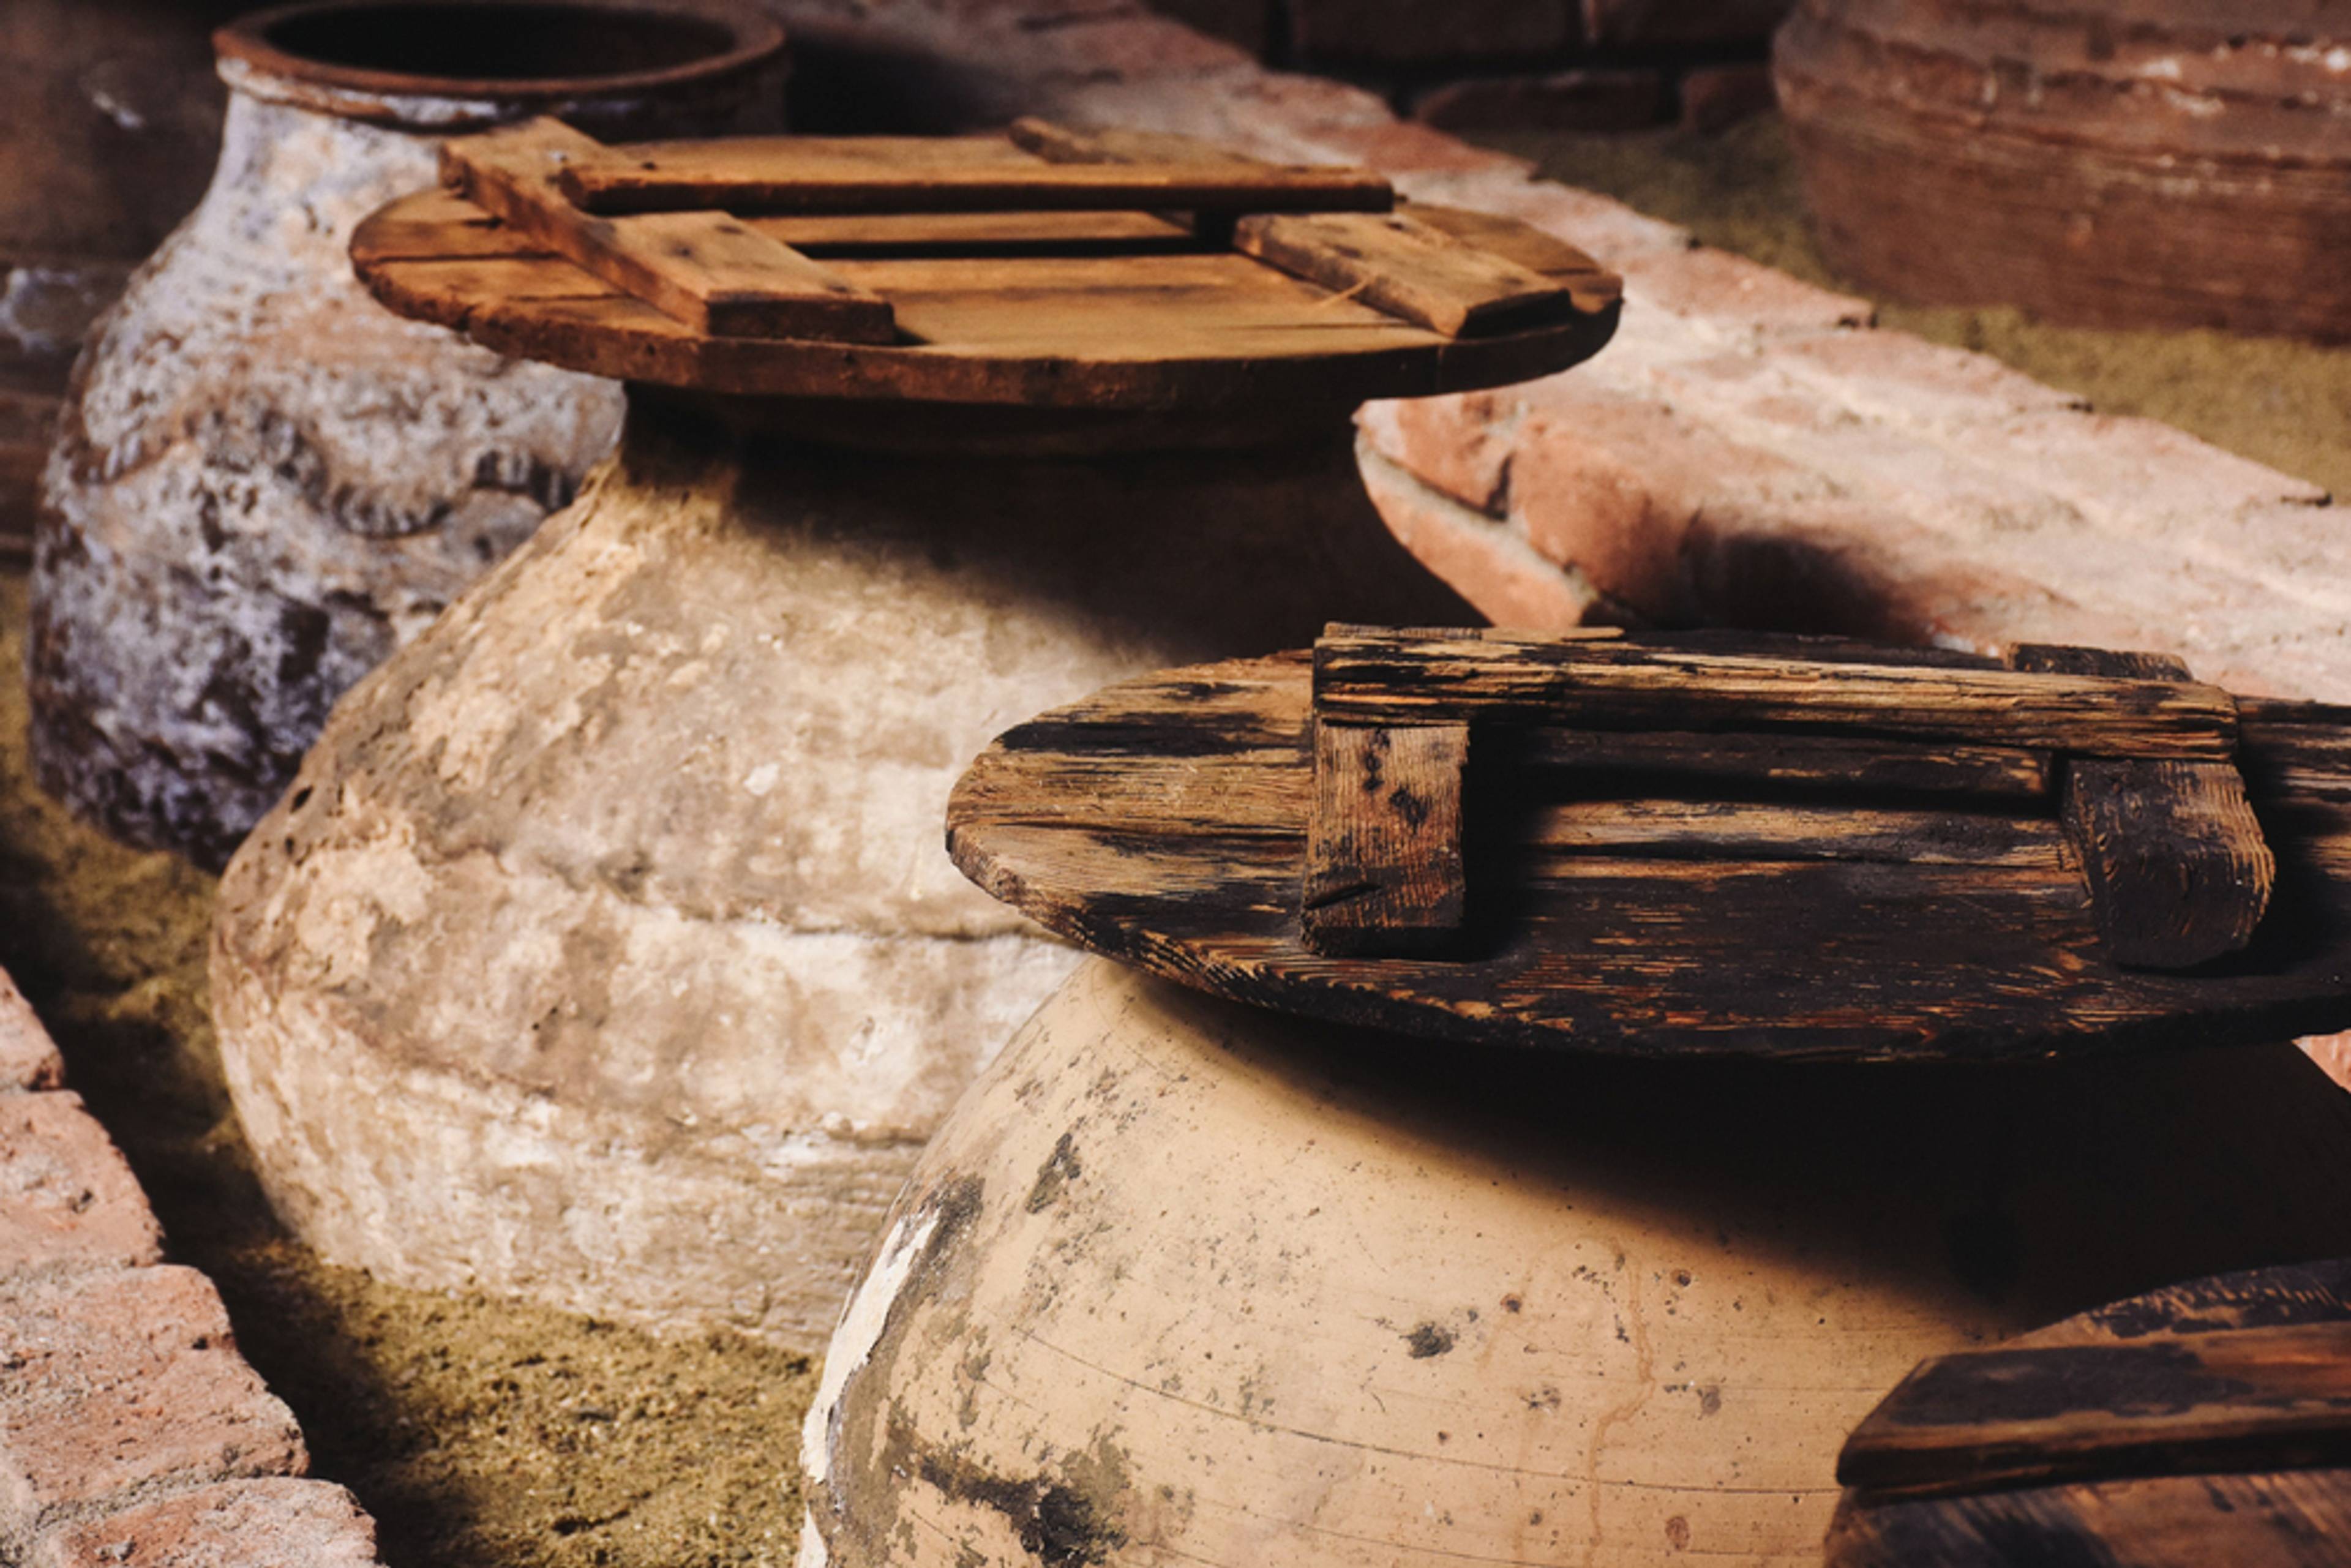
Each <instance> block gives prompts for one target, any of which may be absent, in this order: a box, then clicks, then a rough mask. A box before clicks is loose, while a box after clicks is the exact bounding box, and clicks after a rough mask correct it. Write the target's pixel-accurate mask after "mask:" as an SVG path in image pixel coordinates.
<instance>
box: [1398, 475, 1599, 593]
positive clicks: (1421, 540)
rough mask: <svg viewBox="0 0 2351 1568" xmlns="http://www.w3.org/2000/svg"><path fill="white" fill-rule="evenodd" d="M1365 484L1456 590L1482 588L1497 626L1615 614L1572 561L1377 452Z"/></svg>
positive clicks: (1402, 537)
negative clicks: (1538, 547) (1549, 552)
mask: <svg viewBox="0 0 2351 1568" xmlns="http://www.w3.org/2000/svg"><path fill="white" fill-rule="evenodd" d="M1361 462H1362V465H1363V470H1364V489H1366V490H1367V491H1369V492H1370V494H1371V497H1372V500H1373V501H1374V503H1375V504H1376V505H1377V506H1378V507H1379V508H1380V515H1381V516H1382V517H1384V518H1385V519H1386V520H1387V525H1388V528H1389V529H1390V530H1391V531H1392V532H1393V533H1395V537H1396V538H1397V540H1398V541H1399V542H1401V543H1402V544H1403V545H1404V547H1405V549H1408V550H1410V551H1412V553H1413V554H1414V555H1415V556H1416V557H1417V558H1418V559H1419V560H1420V563H1421V564H1422V565H1423V566H1425V567H1426V568H1428V570H1431V571H1433V572H1435V573H1436V574H1437V576H1438V577H1440V578H1442V579H1443V580H1445V581H1446V583H1447V585H1448V586H1450V587H1452V588H1453V589H1454V590H1455V591H1458V592H1460V593H1462V594H1464V595H1465V596H1466V595H1468V594H1472V593H1474V594H1475V595H1477V604H1478V608H1479V612H1482V613H1483V614H1484V615H1485V616H1486V617H1487V618H1488V619H1489V620H1491V621H1492V622H1494V623H1495V624H1497V625H1499V626H1520V627H1561V626H1581V625H1583V624H1585V623H1587V622H1593V621H1607V620H1610V619H1613V617H1612V616H1611V615H1609V614H1608V613H1607V611H1606V607H1605V605H1604V602H1603V601H1602V597H1601V595H1600V594H1599V593H1598V592H1597V591H1595V590H1593V587H1592V585H1591V583H1590V582H1589V581H1588V580H1586V579H1585V578H1584V576H1583V573H1582V572H1581V571H1579V570H1576V569H1575V568H1574V567H1573V566H1564V567H1563V566H1562V565H1561V564H1560V563H1559V562H1557V561H1555V560H1552V559H1549V558H1547V557H1545V556H1543V555H1542V554H1541V553H1540V552H1538V551H1537V550H1536V549H1534V548H1533V547H1532V546H1531V545H1530V544H1528V543H1527V541H1526V538H1525V536H1524V535H1523V534H1521V533H1519V532H1517V531H1515V530H1513V529H1512V528H1510V525H1509V524H1507V523H1504V522H1502V521H1500V520H1499V519H1498V518H1494V517H1487V516H1485V515H1483V514H1482V513H1479V512H1476V511H1473V510H1471V509H1470V508H1469V507H1464V506H1462V505H1461V504H1460V503H1459V502H1458V501H1457V500H1455V499H1454V498H1453V497H1450V496H1447V495H1445V494H1443V493H1441V492H1438V491H1436V490H1432V489H1430V488H1429V487H1428V486H1426V485H1424V484H1422V483H1421V482H1420V480H1419V477H1418V476H1416V475H1415V474H1412V473H1410V472H1408V471H1407V470H1405V469H1404V468H1401V467H1399V466H1397V465H1395V464H1392V463H1389V462H1388V461H1386V460H1385V459H1384V458H1383V457H1381V456H1380V455H1378V454H1377V453H1376V452H1373V451H1365V452H1364V453H1363V454H1362V455H1361Z"/></svg>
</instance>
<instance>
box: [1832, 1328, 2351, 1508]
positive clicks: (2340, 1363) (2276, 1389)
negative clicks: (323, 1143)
mask: <svg viewBox="0 0 2351 1568" xmlns="http://www.w3.org/2000/svg"><path fill="white" fill-rule="evenodd" d="M2346 1459H2351V1323H2346V1322H2320V1323H2295V1324H2287V1325H2282V1326H2278V1327H2273V1328H2255V1329H2233V1330H2226V1331H2223V1332H2220V1333H2191V1334H2165V1335H2148V1336H2146V1337H2144V1338H2141V1339H2137V1340H2132V1341H2128V1342H2126V1343H2116V1344H2074V1345H2050V1346H2035V1347H2031V1348H2021V1349H2019V1348H2003V1349H1999V1350H1984V1351H1970V1352H1963V1353H1960V1354H1956V1355H1946V1356H1938V1357H1935V1358H1934V1359H1932V1360H1929V1361H1927V1362H1924V1363H1921V1364H1919V1365H1918V1366H1917V1368H1916V1369H1915V1370H1914V1371H1912V1373H1911V1374H1910V1375H1909V1376H1907V1377H1906V1378H1904V1379H1903V1380H1902V1382H1901V1383H1900V1384H1899V1385H1896V1388H1895V1389H1894V1391H1893V1392H1892V1393H1891V1394H1889V1395H1887V1396H1886V1398H1885V1400H1884V1401H1883V1402H1882V1403H1880V1404H1879V1405H1878V1406H1877V1408H1876V1409H1875V1410H1873V1411H1871V1412H1870V1413H1869V1415H1868V1416H1867V1417H1866V1418H1865V1419H1864V1420H1863V1422H1862V1423H1861V1425H1860V1426H1859V1427H1855V1429H1854V1433H1853V1436H1852V1437H1850V1438H1848V1439H1847V1440H1846V1442H1845V1446H1844V1452H1843V1453H1842V1454H1841V1455H1840V1456H1839V1457H1838V1459H1837V1479H1838V1480H1839V1481H1841V1482H1843V1483H1844V1485H1846V1486H1849V1487H1855V1488H1862V1489H1867V1490H1887V1489H1917V1488H1934V1487H1941V1488H1949V1487H1954V1486H1959V1487H1965V1488H1967V1489H1969V1490H1981V1489H1984V1488H1987V1487H1991V1486H2005V1485H2013V1484H2016V1483H2019V1482H2043V1481H2049V1480H2056V1479H2085V1478H2086V1479H2095V1478H2100V1477H2109V1476H2118V1475H2131V1474H2155V1473H2163V1474H2181V1473H2185V1472H2189V1471H2193V1470H2198V1469H2221V1470H2229V1469H2267V1468H2271V1467H2273V1466H2278V1467H2294V1466H2303V1465H2315V1464H2324V1463H2327V1462H2330V1461H2334V1462H2340V1461H2343V1460H2346Z"/></svg>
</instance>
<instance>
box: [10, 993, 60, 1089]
mask: <svg viewBox="0 0 2351 1568" xmlns="http://www.w3.org/2000/svg"><path fill="white" fill-rule="evenodd" d="M62 1082H65V1062H64V1061H63V1060H62V1059H60V1058H59V1057H58V1055H57V1041H55V1040H51V1039H50V1038H49V1031H48V1030H46V1029H43V1028H42V1027H41V1020H40V1019H38V1018H37V1017H36V1016H35V1015H34V1012H33V1004H32V1003H30V1002H28V1001H26V999H25V993H24V992H22V991H20V990H18V989H17V988H16V981H15V980H13V979H10V978H9V977H8V972H7V971H6V970H5V969H0V1092H6V1091H8V1090H11V1089H55V1088H56V1087H57V1085H58V1084H60V1083H62Z"/></svg>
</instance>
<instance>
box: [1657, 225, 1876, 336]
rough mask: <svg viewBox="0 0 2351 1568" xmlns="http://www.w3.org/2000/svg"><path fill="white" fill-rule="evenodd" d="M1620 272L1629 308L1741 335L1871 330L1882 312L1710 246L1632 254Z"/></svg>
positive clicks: (1866, 301) (1868, 303)
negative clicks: (1670, 315) (1669, 314)
mask: <svg viewBox="0 0 2351 1568" xmlns="http://www.w3.org/2000/svg"><path fill="white" fill-rule="evenodd" d="M1618 270H1620V271H1621V272H1623V273H1624V275H1625V300H1626V301H1627V303H1628V305H1634V306H1639V307H1645V308H1650V309H1656V310H1667V311H1671V312H1672V313H1673V314H1675V315H1677V316H1686V317H1697V318H1702V319H1707V320H1708V321H1710V322H1713V323H1716V324H1718V325H1719V326H1720V327H1723V328H1726V329H1731V330H1735V331H1738V332H1740V333H1743V334H1750V335H1754V336H1759V337H1760V336H1766V335H1769V334H1772V333H1780V332H1820V331H1826V330H1829V329H1834V328H1838V327H1865V326H1867V325H1868V324H1869V323H1870V322H1871V321H1872V320H1874V319H1876V307H1875V306H1873V305H1872V304H1870V302H1869V301H1868V300H1866V299H1863V298H1858V297H1856V296H1854V295H1850V294H1836V293H1832V292H1831V291H1830V290H1828V289H1825V288H1815V287H1813V285H1811V284H1809V283H1806V282H1803V281H1802V280H1801V279H1799V278H1794V277H1789V276H1788V275H1787V274H1786V273H1784V272H1782V271H1780V270H1779V269H1777V268H1776V267H1765V266H1763V265H1761V263H1759V262H1752V261H1750V260H1748V259H1747V258H1746V257H1745V256H1733V255H1731V254H1730V253H1729V251H1727V250H1716V249H1714V248H1712V247H1711V246H1697V247H1694V248H1692V249H1689V250H1684V251H1667V252H1658V253H1656V254H1655V255H1650V256H1633V257H1630V258H1628V259H1626V260H1625V262H1623V263H1621V264H1619V266H1618ZM1627 314H1628V315H1629V314H1630V311H1629V310H1628V311H1627Z"/></svg>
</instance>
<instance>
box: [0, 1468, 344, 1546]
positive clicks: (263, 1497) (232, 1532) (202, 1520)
mask: <svg viewBox="0 0 2351 1568" xmlns="http://www.w3.org/2000/svg"><path fill="white" fill-rule="evenodd" d="M375 1561H376V1556H375V1521H373V1520H372V1519H370V1518H369V1517H368V1515H367V1512H366V1511H365V1510H363V1509H361V1508H360V1505H359V1500H358V1499H356V1498H354V1497H352V1496H351V1494H350V1493H349V1492H347V1491H345V1490H343V1489H342V1488H340V1487H339V1486H332V1485H329V1483H327V1482H325V1481H308V1480H290V1479H277V1478H273V1479H265V1480H245V1481H225V1482H223V1483H221V1484H219V1485H216V1486H207V1487H199V1488H197V1489H196V1490H193V1491H188V1492H182V1493H180V1494H179V1495H178V1496H176V1497H166V1498H161V1499H158V1500H155V1501H152V1502H145V1503H141V1504H139V1505H137V1506H135V1507H132V1508H127V1509H124V1510H122V1511H120V1512H118V1513H110V1514H108V1515H107V1516H106V1517H104V1518H103V1519H96V1520H87V1521H80V1522H78V1523H74V1524H69V1525H63V1526H60V1527H58V1528H57V1529H54V1530H51V1531H48V1532H47V1533H46V1534H45V1535H43V1536H42V1537H41V1539H40V1541H39V1542H38V1543H37V1545H36V1546H35V1547H34V1549H33V1551H32V1553H31V1555H30V1558H29V1559H28V1561H27V1563H26V1568H375Z"/></svg>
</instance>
